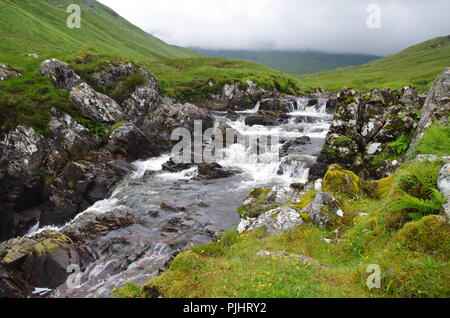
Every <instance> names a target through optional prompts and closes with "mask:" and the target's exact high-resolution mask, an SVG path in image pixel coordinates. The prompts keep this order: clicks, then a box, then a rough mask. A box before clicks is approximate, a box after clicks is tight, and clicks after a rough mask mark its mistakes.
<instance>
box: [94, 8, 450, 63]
mask: <svg viewBox="0 0 450 318" xmlns="http://www.w3.org/2000/svg"><path fill="white" fill-rule="evenodd" d="M100 2H102V3H103V4H105V5H107V6H109V7H111V8H112V9H114V10H115V11H117V13H119V14H120V15H121V16H123V17H124V18H126V19H128V20H129V21H131V22H132V23H134V24H136V25H138V26H139V27H141V28H142V29H144V30H145V31H147V32H149V33H151V34H153V35H155V36H156V37H158V38H160V39H162V40H164V41H166V42H168V43H170V44H177V45H181V46H191V47H192V46H194V47H201V48H209V49H252V50H253V49H283V50H304V49H310V50H320V51H327V52H338V53H367V54H376V55H388V54H392V53H396V52H398V51H400V50H402V49H404V48H406V47H408V46H411V45H413V44H416V43H419V42H422V41H425V40H428V39H431V38H433V37H436V36H443V35H448V34H450V18H449V16H450V0H314V1H307V0H125V1H124V0H100ZM369 4H378V5H379V7H380V8H381V28H380V29H374V28H372V29H371V28H368V27H367V19H368V18H369V15H370V13H367V9H368V6H369Z"/></svg>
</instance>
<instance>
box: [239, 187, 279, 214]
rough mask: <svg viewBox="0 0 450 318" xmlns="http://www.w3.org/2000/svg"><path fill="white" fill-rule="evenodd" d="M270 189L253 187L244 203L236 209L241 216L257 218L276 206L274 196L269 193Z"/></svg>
mask: <svg viewBox="0 0 450 318" xmlns="http://www.w3.org/2000/svg"><path fill="white" fill-rule="evenodd" d="M271 193H274V192H272V189H260V188H255V189H253V190H252V191H251V192H250V194H249V195H248V197H247V199H246V200H245V202H244V205H242V206H241V207H239V208H238V209H237V211H238V213H239V214H240V215H241V216H242V217H250V218H257V217H258V216H260V215H261V214H263V213H265V212H267V211H270V210H272V209H274V208H276V207H277V204H276V202H275V199H276V198H275V197H272V196H271V195H270V194H271Z"/></svg>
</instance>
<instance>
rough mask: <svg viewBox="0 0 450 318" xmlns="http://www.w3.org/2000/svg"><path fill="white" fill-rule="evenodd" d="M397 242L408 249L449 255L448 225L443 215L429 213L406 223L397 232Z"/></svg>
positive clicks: (434, 254)
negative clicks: (418, 219) (416, 220)
mask: <svg viewBox="0 0 450 318" xmlns="http://www.w3.org/2000/svg"><path fill="white" fill-rule="evenodd" d="M396 240H397V242H398V243H399V244H400V246H401V247H402V248H405V249H407V250H410V251H415V252H420V253H425V254H429V255H433V256H438V257H440V258H443V259H445V260H448V258H449V256H450V225H449V223H448V221H447V220H446V219H445V218H444V217H440V216H437V215H430V216H427V217H425V218H423V219H422V220H420V221H418V222H413V223H408V224H407V225H405V227H404V228H403V229H402V230H401V231H400V232H399V233H398V234H397V237H396Z"/></svg>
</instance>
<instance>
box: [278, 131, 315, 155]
mask: <svg viewBox="0 0 450 318" xmlns="http://www.w3.org/2000/svg"><path fill="white" fill-rule="evenodd" d="M310 144H311V138H309V137H308V136H304V137H299V138H297V139H295V140H288V141H286V142H285V143H284V144H283V146H282V147H281V148H280V157H281V158H282V157H286V156H288V155H301V154H303V153H304V152H305V149H306V148H308V146H309V145H310Z"/></svg>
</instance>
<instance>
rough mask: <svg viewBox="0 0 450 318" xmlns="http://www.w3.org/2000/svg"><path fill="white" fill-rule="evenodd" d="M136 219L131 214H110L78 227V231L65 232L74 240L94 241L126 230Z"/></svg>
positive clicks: (99, 216)
mask: <svg viewBox="0 0 450 318" xmlns="http://www.w3.org/2000/svg"><path fill="white" fill-rule="evenodd" d="M134 220H135V217H134V215H132V214H130V213H122V212H108V213H104V214H101V215H98V216H96V217H95V220H93V221H91V222H89V223H87V224H85V225H83V226H81V227H77V228H76V231H74V230H72V229H70V228H69V229H68V230H65V231H63V233H64V234H65V235H67V236H68V237H71V238H72V239H76V240H80V239H87V238H89V239H93V238H97V237H101V236H106V235H107V234H108V233H109V232H111V231H114V230H117V229H120V228H125V227H127V226H130V225H131V224H133V223H134Z"/></svg>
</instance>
